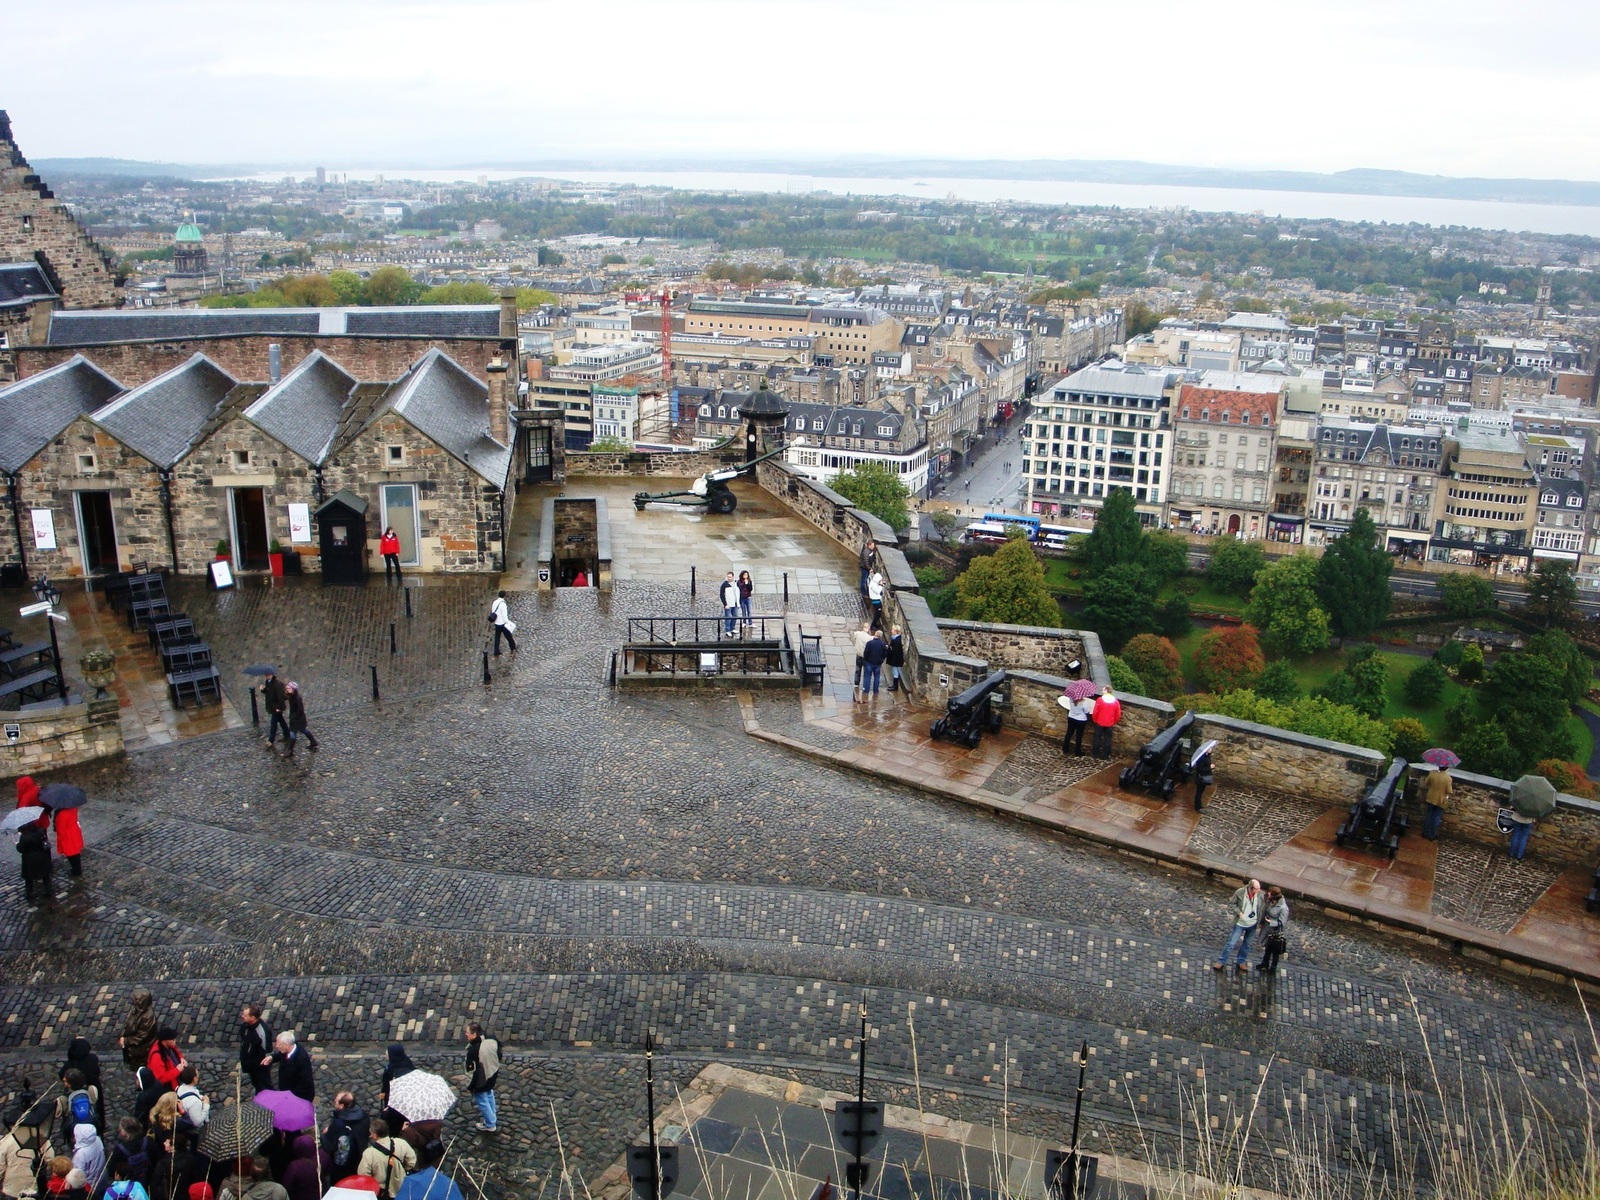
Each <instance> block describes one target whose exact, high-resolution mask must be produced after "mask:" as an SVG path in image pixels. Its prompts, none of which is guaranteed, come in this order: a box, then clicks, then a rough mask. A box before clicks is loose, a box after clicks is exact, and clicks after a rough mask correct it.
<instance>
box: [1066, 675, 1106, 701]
mask: <svg viewBox="0 0 1600 1200" xmlns="http://www.w3.org/2000/svg"><path fill="white" fill-rule="evenodd" d="M1061 694H1062V695H1063V696H1065V697H1066V698H1067V699H1069V700H1087V699H1088V698H1089V697H1090V696H1098V695H1099V694H1100V685H1099V684H1098V683H1096V682H1095V681H1094V680H1092V679H1069V680H1068V681H1067V686H1066V687H1065V688H1063V689H1062V690H1061Z"/></svg>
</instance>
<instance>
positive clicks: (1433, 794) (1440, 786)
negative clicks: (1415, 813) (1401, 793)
mask: <svg viewBox="0 0 1600 1200" xmlns="http://www.w3.org/2000/svg"><path fill="white" fill-rule="evenodd" d="M1454 790H1455V781H1454V780H1453V779H1452V778H1451V776H1450V772H1449V771H1447V770H1445V769H1444V768H1443V767H1435V768H1434V769H1433V774H1431V775H1429V776H1428V782H1427V784H1426V785H1425V787H1424V788H1423V793H1422V798H1423V801H1424V803H1426V804H1427V806H1428V812H1427V815H1426V816H1425V817H1423V819H1422V836H1423V837H1425V838H1427V839H1428V840H1429V841H1431V842H1437V841H1438V840H1439V835H1440V834H1441V833H1442V832H1443V831H1444V814H1445V810H1446V809H1447V808H1449V807H1450V793H1451V792H1452V791H1454Z"/></svg>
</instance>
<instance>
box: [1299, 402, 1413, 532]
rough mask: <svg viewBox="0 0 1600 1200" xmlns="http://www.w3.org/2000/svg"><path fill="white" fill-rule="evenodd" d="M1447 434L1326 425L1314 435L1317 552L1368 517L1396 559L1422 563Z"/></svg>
mask: <svg viewBox="0 0 1600 1200" xmlns="http://www.w3.org/2000/svg"><path fill="white" fill-rule="evenodd" d="M1443 438H1444V430H1443V429H1442V428H1441V427H1440V426H1438V425H1411V424H1399V425H1384V424H1372V423H1370V422H1365V421H1357V420H1352V419H1351V418H1349V417H1324V418H1323V420H1322V422H1321V425H1320V427H1319V428H1318V430H1317V465H1316V475H1315V477H1314V479H1313V482H1312V495H1311V497H1310V500H1309V502H1308V503H1309V506H1310V521H1309V525H1310V532H1309V536H1308V540H1309V541H1310V542H1311V543H1312V544H1313V545H1318V544H1323V543H1326V542H1327V541H1328V540H1329V539H1331V538H1334V537H1337V536H1339V534H1341V533H1343V532H1344V531H1345V530H1346V529H1348V528H1349V527H1350V522H1351V520H1352V519H1354V517H1355V515H1356V513H1357V511H1359V510H1360V509H1363V508H1364V509H1366V510H1367V514H1368V515H1369V516H1370V517H1371V518H1372V520H1373V523H1374V524H1376V525H1377V526H1378V534H1379V537H1380V539H1382V540H1383V543H1384V545H1385V546H1387V547H1388V549H1389V550H1390V552H1391V553H1394V554H1400V555H1405V556H1407V557H1410V558H1415V559H1418V560H1420V559H1422V558H1423V556H1424V555H1425V554H1426V552H1427V549H1428V544H1429V539H1430V535H1431V533H1432V520H1433V511H1434V503H1435V496H1436V494H1437V492H1438V491H1439V468H1440V464H1441V461H1442V457H1443V453H1444V443H1443Z"/></svg>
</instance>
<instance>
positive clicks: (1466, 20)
mask: <svg viewBox="0 0 1600 1200" xmlns="http://www.w3.org/2000/svg"><path fill="white" fill-rule="evenodd" d="M1597 34H1600V5H1596V4H1594V3H1592V0H1518V2H1517V3H1511V2H1510V0H1499V2H1497V3H1487V2H1482V0H1449V2H1443V3H1435V2H1433V0H1426V2H1414V0H1380V2H1374V0H1278V2H1274V3H1257V2H1254V0H1216V2H1214V3H1210V4H1203V3H1195V2H1194V0H1141V2H1139V3H1127V2H1118V0H1112V2H1106V0H1096V2H1095V3H1080V2H1079V0H977V2H973V0H960V2H947V0H806V2H804V3H796V2H791V0H674V2H673V3H670V4H669V3H656V2H652V0H598V2H594V0H591V2H588V3H577V2H574V0H562V2H554V3H552V2H547V0H520V2H517V3H504V4H499V3H480V2H478V0H453V2H450V3H396V2H392V0H391V2H387V3H369V2H367V0H316V2H304V0H275V2H274V3H271V4H260V3H235V2H231V0H208V2H206V3H182V2H176V0H137V2H129V0H81V2H79V0H58V2H57V3H55V4H30V5H20V4H19V5H11V6H8V7H7V13H6V17H5V35H4V36H5V41H6V43H7V51H6V54H5V63H6V68H5V71H4V73H3V75H0V107H3V108H6V109H8V110H9V111H10V113H11V117H12V121H13V124H14V126H15V128H16V132H17V136H18V139H19V141H20V143H21V145H22V148H23V150H24V152H25V153H27V154H28V155H29V156H31V157H34V158H47V157H62V156H80V155H104V156H109V157H116V158H139V159H155V160H162V161H168V162H186V163H206V162H242V161H258V162H271V163H284V164H287V165H291V166H296V167H304V166H309V165H313V164H316V163H325V164H326V165H328V166H329V167H330V168H332V169H337V168H338V167H340V166H361V165H368V166H379V167H382V166H389V167H401V166H432V165H437V166H457V165H468V164H478V163H488V162H525V161H537V160H539V159H545V158H571V157H575V156H579V157H587V158H595V159H602V158H606V157H608V156H623V155H635V156H637V155H651V156H662V155H671V154H683V155H685V156H694V157H697V158H705V157H728V158H737V157H738V156H740V155H753V156H755V155H758V156H764V157H782V158H818V157H826V156H843V155H862V154H866V155H874V156H877V155H883V156H893V157H901V156H916V157H928V156H936V157H941V158H1128V159H1141V160H1144V161H1150V162H1167V163H1184V164H1197V165H1207V166H1237V167H1285V168H1294V169H1305V170H1318V171H1336V170H1342V169H1345V168H1350V167H1386V168H1393V169H1400V170H1411V171H1422V172H1429V173H1438V174H1449V175H1500V176H1510V175H1516V176H1533V177H1562V178H1576V179H1596V178H1600V103H1597V95H1600V91H1597V88H1596V83H1597V75H1600V66H1597V63H1600V56H1597V55H1596V54H1595V46H1596V44H1597V42H1600V38H1597V36H1596V35H1597Z"/></svg>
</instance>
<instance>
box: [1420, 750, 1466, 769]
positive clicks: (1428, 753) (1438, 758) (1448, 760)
mask: <svg viewBox="0 0 1600 1200" xmlns="http://www.w3.org/2000/svg"><path fill="white" fill-rule="evenodd" d="M1422 761H1423V762H1425V763H1432V764H1433V765H1434V766H1436V767H1438V768H1439V769H1440V770H1441V771H1448V770H1450V768H1452V767H1459V766H1460V765H1461V756H1460V755H1459V754H1457V753H1456V752H1455V751H1454V750H1446V749H1445V748H1444V747H1443V746H1435V747H1434V748H1433V749H1432V750H1424V751H1423V752H1422Z"/></svg>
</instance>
